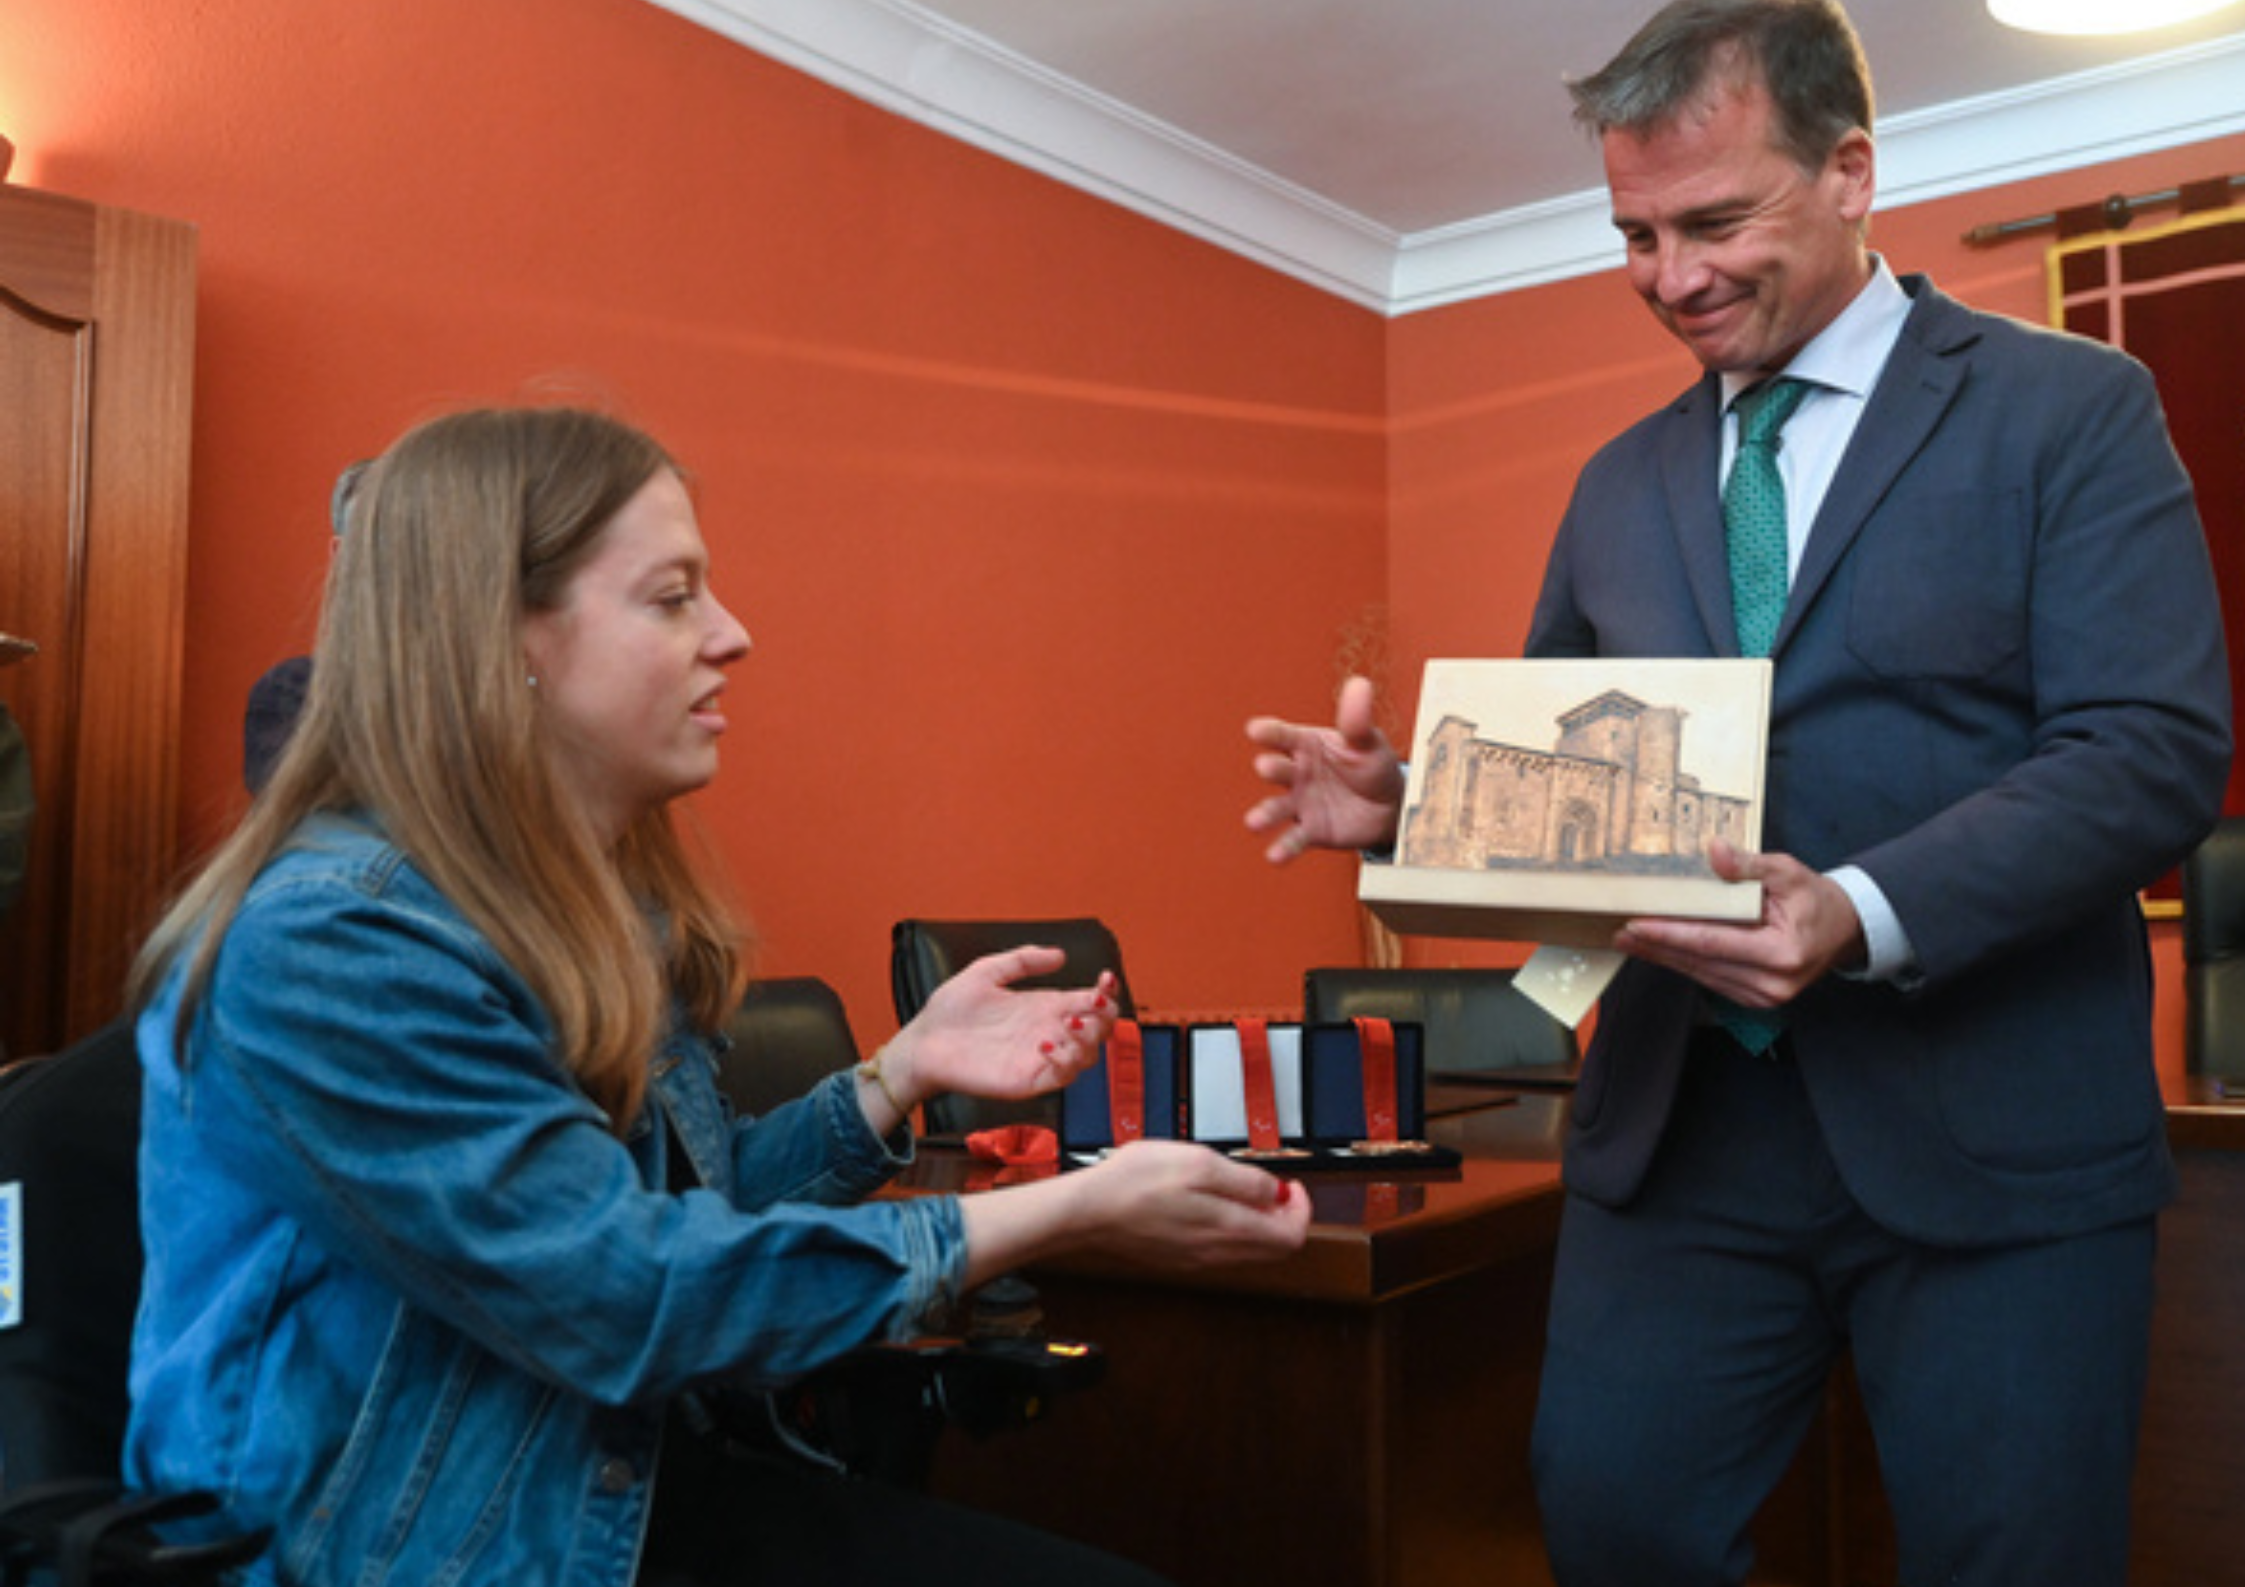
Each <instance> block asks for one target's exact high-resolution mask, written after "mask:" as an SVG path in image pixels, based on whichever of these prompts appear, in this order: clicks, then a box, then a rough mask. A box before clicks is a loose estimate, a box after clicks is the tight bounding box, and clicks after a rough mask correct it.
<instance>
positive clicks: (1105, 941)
mask: <svg viewBox="0 0 2245 1587" xmlns="http://www.w3.org/2000/svg"><path fill="white" fill-rule="evenodd" d="M1025 944H1035V945H1041V946H1044V947H1052V948H1059V949H1062V950H1063V951H1064V952H1066V954H1067V955H1068V962H1067V963H1066V964H1064V965H1062V966H1061V967H1060V968H1059V969H1058V970H1056V971H1054V972H1053V973H1052V974H1050V975H1042V976H1034V977H1032V978H1030V979H1028V980H1026V981H1018V982H1016V983H1014V984H1015V985H1017V986H1022V987H1085V986H1090V985H1092V984H1093V983H1095V982H1096V981H1098V979H1099V973H1100V972H1101V971H1102V970H1111V971H1113V972H1114V976H1115V983H1116V986H1117V987H1118V989H1119V994H1118V1004H1119V1013H1120V1015H1121V1017H1122V1018H1124V1019H1136V1018H1137V1017H1138V1009H1137V1005H1136V1004H1135V1003H1133V1002H1132V1001H1131V997H1130V983H1129V981H1127V980H1126V979H1125V978H1124V976H1123V963H1122V944H1121V943H1119V942H1117V941H1116V940H1115V934H1114V933H1113V932H1112V931H1110V930H1108V929H1107V927H1106V926H1105V925H1104V924H1103V923H1101V922H1100V921H1098V920H1094V919H1091V918H1089V917H1082V916H1079V917H1077V918H1074V919H1068V920H900V921H898V922H897V923H896V925H895V927H894V928H893V929H892V930H891V932H890V941H889V991H890V994H891V996H892V997H893V999H894V1000H895V1003H896V1017H897V1019H898V1021H899V1022H900V1023H901V1022H904V1021H908V1020H910V1019H911V1018H912V1017H913V1016H914V1015H915V1014H917V1013H919V1012H920V1010H921V1009H922V1008H923V1007H924V1006H925V1005H926V1003H927V1001H928V998H929V996H930V995H931V994H932V993H933V992H934V991H935V989H936V988H937V987H939V986H941V985H942V984H943V983H944V982H946V981H948V980H950V979H951V977H953V976H954V975H957V974H958V973H959V972H960V971H961V970H963V969H965V968H966V967H967V966H968V965H970V964H972V963H973V962H974V961H975V960H977V959H980V958H983V957H985V956H987V955H989V954H993V953H1003V952H1004V951H1005V950H1006V949H1008V948H1018V947H1022V946H1023V945H1025ZM926 1112H927V1123H928V1133H929V1134H931V1135H938V1136H958V1135H966V1134H969V1133H971V1132H972V1131H975V1130H986V1129H991V1128H994V1127H996V1126H998V1125H1001V1124H1041V1125H1044V1126H1045V1127H1046V1128H1048V1129H1057V1128H1058V1127H1059V1123H1060V1099H1059V1098H1058V1097H1056V1096H1044V1097H1036V1098H1032V1099H1030V1100H1028V1101H1026V1102H995V1101H990V1100H987V1099H985V1098H981V1097H958V1096H945V1097H934V1098H931V1099H929V1101H928V1104H927V1109H926Z"/></svg>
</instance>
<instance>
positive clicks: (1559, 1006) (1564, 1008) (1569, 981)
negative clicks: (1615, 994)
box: [1512, 945, 1628, 1030]
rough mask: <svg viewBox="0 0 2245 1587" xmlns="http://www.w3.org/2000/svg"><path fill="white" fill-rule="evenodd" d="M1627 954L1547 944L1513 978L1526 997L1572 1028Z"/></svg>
mask: <svg viewBox="0 0 2245 1587" xmlns="http://www.w3.org/2000/svg"><path fill="white" fill-rule="evenodd" d="M1627 957H1628V955H1626V954H1621V953H1616V952H1614V950H1613V949H1611V948H1562V947H1553V946H1549V945H1546V946H1544V947H1541V948H1538V949H1537V950H1536V951H1535V952H1534V953H1531V954H1530V955H1528V962H1527V963H1526V964H1524V965H1522V966H1521V967H1520V969H1519V972H1518V973H1517V974H1515V975H1514V976H1513V978H1512V984H1513V985H1514V986H1516V987H1518V988H1519V989H1520V991H1521V993H1522V995H1523V996H1525V997H1526V998H1527V999H1528V1000H1529V1001H1530V1002H1532V1003H1534V1004H1535V1005H1536V1006H1537V1007H1538V1008H1540V1009H1542V1010H1543V1011H1544V1012H1545V1013H1546V1014H1549V1015H1550V1016H1551V1017H1552V1018H1553V1019H1555V1020H1557V1021H1559V1023H1560V1024H1562V1025H1565V1026H1566V1027H1568V1029H1570V1030H1571V1029H1573V1028H1574V1027H1575V1026H1577V1025H1580V1024H1581V1023H1582V1021H1583V1016H1584V1015H1586V1014H1588V1013H1589V1012H1590V1006H1591V1005H1592V1004H1593V1003H1595V1002H1597V1001H1598V994H1599V993H1601V992H1603V991H1605V990H1606V983H1607V982H1608V981H1611V980H1612V979H1613V978H1614V972H1615V971H1617V970H1619V969H1620V968H1621V963H1622V960H1623V959H1625V958H1627Z"/></svg>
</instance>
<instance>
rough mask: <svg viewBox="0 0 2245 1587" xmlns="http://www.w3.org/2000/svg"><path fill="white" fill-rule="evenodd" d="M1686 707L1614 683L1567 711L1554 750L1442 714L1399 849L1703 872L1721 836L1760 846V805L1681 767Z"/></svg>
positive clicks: (1432, 856)
mask: <svg viewBox="0 0 2245 1587" xmlns="http://www.w3.org/2000/svg"><path fill="white" fill-rule="evenodd" d="M1685 715H1686V713H1685V712H1684V711H1683V710H1682V709H1681V708H1680V707H1677V706H1669V705H1647V704H1646V703H1645V702H1644V701H1642V700H1639V699H1636V698H1634V697H1633V696H1631V695H1628V694H1625V693H1623V692H1622V691H1620V690H1618V689H1609V690H1607V691H1606V692H1605V693H1603V694H1600V695H1597V696H1595V697H1593V698H1592V699H1589V700H1585V701H1584V702H1583V703H1582V704H1580V705H1578V706H1576V707H1574V708H1573V709H1572V710H1570V711H1565V712H1562V713H1561V714H1560V716H1559V718H1558V723H1559V738H1558V743H1557V744H1556V745H1555V746H1554V747H1553V748H1551V749H1548V750H1541V749H1529V748H1525V747H1523V746H1520V745H1515V744H1500V743H1495V742H1492V741H1490V740H1487V739H1482V738H1478V737H1476V736H1475V734H1476V733H1477V732H1478V724H1476V723H1473V722H1468V721H1466V720H1465V719H1464V718H1462V717H1459V716H1456V715H1450V716H1445V717H1443V718H1442V720H1441V722H1440V723H1439V724H1437V726H1436V727H1435V729H1434V731H1433V732H1432V733H1431V734H1430V735H1429V736H1428V739H1427V742H1426V746H1425V749H1424V751H1423V754H1424V756H1425V758H1426V767H1425V770H1424V775H1423V777H1422V779H1421V781H1420V797H1419V802H1418V803H1417V804H1415V805H1413V806H1412V807H1411V808H1410V809H1409V810H1407V811H1405V812H1404V818H1403V833H1402V841H1401V843H1400V844H1399V846H1398V849H1397V853H1396V858H1397V859H1398V860H1399V861H1400V862H1402V863H1403V864H1406V865H1432V866H1447V867H1452V868H1463V869H1474V870H1482V869H1498V868H1507V867H1512V868H1521V869H1527V868H1534V869H1546V870H1550V869H1559V870H1592V871H1625V872H1656V873H1657V872H1693V873H1698V872H1703V871H1705V870H1706V868H1707V862H1706V855H1707V849H1708V845H1709V844H1710V843H1712V842H1713V841H1714V840H1715V839H1716V838H1727V839H1729V840H1730V841H1731V842H1732V843H1735V844H1737V845H1738V846H1740V847H1741V848H1750V847H1752V846H1753V845H1752V844H1751V843H1750V842H1749V841H1748V838H1747V834H1748V831H1749V827H1748V821H1749V818H1750V817H1751V815H1752V814H1753V807H1752V802H1751V801H1750V800H1747V799H1743V798H1737V797H1734V796H1732V795H1730V794H1721V793H1710V792H1709V791H1707V790H1706V789H1704V788H1702V787H1701V786H1700V784H1699V779H1698V778H1697V777H1695V776H1693V775H1692V774H1691V773H1689V772H1687V771H1685V770H1684V769H1683V764H1682V761H1683V742H1684V718H1685Z"/></svg>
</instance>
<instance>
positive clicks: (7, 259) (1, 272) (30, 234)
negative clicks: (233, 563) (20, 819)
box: [0, 186, 195, 1056]
mask: <svg viewBox="0 0 2245 1587" xmlns="http://www.w3.org/2000/svg"><path fill="white" fill-rule="evenodd" d="M194 308H195V233H194V230H193V228H192V227H189V226H186V225H182V224H181V223H179V222H176V221H168V220H159V219H156V218H154V217H151V216H146V215H138V214H133V213H131V212H129V211H124V210H117V209H109V208H103V207H100V206H96V205H92V204H86V203H81V202H79V201H77V200H74V199H67V198H61V197H58V196H56V195H54V194H48V193H39V192H34V191H31V190H28V189H24V188H15V187H4V186H0V631H5V632H8V633H12V634H16V635H20V636H22V637H23V638H26V639H30V640H32V641H34V642H35V643H36V644H38V646H39V653H38V654H37V655H36V656H33V657H31V658H30V659H29V660H27V661H23V662H21V663H18V664H17V665H15V666H12V667H9V668H7V669H6V670H5V671H0V701H4V702H5V703H6V705H7V707H8V709H9V711H10V712H11V713H12V714H13V715H14V716H15V718H16V719H17V721H18V722H19V723H20V724H21V725H22V728H23V733H24V738H25V741H26V743H27V745H28V746H29V749H30V756H31V764H32V771H33V777H34V787H35V791H36V796H37V800H38V813H37V815H36V817H35V820H34V826H33V830H32V840H31V864H30V869H29V872H28V874H27V877H26V881H25V886H24V891H23V894H22V896H21V897H20V898H19V899H18V900H17V902H16V904H15V906H14V907H13V908H12V909H11V910H9V912H8V914H7V916H6V918H5V919H0V1050H4V1051H5V1052H7V1053H8V1054H11V1055H15V1056H22V1055H25V1054H30V1053H36V1052H45V1051H51V1050H53V1049H54V1048H56V1047H59V1046H61V1045H63V1044H64V1043H65V1042H68V1041H71V1040H74V1039H76V1038H77V1037H78V1036H81V1035H83V1034H85V1033H86V1032H88V1031H90V1030H92V1029H94V1028H95V1027H97V1026H99V1025H101V1024H102V1023H103V1022H105V1021H106V1020H108V1019H110V1018H112V1017H114V1016H115V1015H116V1014H117V1013H118V1012H119V1011H120V1009H121V1006H122V992H123V983H124V975H125V972H126V970H127V969H128V968H129V966H130V964H131V962H132V955H133V952H134V950H135V949H136V948H137V947H138V945H139V941H140V938H141V935H142V934H143V933H144V932H145V931H146V930H147V928H148V926H149V924H150V923H151V922H152V920H153V918H154V914H155V912H156V910H157V909H158V908H159V907H160V905H161V903H162V900H163V898H164V896H165V893H166V890H167V889H168V887H169V886H170V884H171V881H172V871H173V866H174V864H175V861H176V858H177V851H178V836H177V834H178V805H179V790H178V782H179V770H178V767H179V756H178V742H177V738H178V725H179V670H180V666H179V664H180V646H181V635H182V626H183V619H184V615H185V605H186V573H187V458H188V429H189V411H190V393H191V390H192V375H193V362H194Z"/></svg>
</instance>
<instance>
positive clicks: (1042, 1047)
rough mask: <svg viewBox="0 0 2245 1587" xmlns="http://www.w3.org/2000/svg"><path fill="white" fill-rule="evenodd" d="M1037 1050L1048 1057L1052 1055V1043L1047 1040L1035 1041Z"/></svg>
mask: <svg viewBox="0 0 2245 1587" xmlns="http://www.w3.org/2000/svg"><path fill="white" fill-rule="evenodd" d="M1037 1051H1038V1052H1040V1053H1042V1054H1043V1055H1044V1056H1045V1057H1047V1058H1050V1057H1051V1056H1052V1043H1051V1042H1049V1041H1041V1042H1039V1043H1037Z"/></svg>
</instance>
